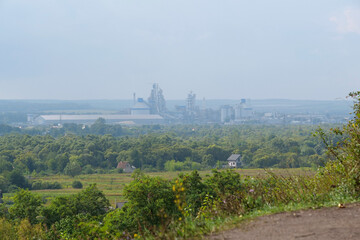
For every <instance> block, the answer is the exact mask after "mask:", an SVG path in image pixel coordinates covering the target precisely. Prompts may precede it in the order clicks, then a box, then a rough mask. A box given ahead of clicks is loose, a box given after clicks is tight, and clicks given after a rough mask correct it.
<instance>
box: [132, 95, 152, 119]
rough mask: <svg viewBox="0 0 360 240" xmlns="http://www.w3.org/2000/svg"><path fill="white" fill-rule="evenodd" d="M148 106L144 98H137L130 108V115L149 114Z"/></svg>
mask: <svg viewBox="0 0 360 240" xmlns="http://www.w3.org/2000/svg"><path fill="white" fill-rule="evenodd" d="M149 114H150V107H149V105H147V104H146V102H145V101H144V99H142V98H138V99H137V101H136V103H135V105H134V106H133V107H132V108H131V115H149Z"/></svg>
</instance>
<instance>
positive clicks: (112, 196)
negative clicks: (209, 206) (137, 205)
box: [5, 168, 314, 206]
mask: <svg viewBox="0 0 360 240" xmlns="http://www.w3.org/2000/svg"><path fill="white" fill-rule="evenodd" d="M235 171H236V172H238V173H239V174H240V175H241V176H265V175H267V171H271V172H273V173H275V174H276V175H279V176H285V177H287V176H299V175H312V174H314V171H313V170H311V169H310V168H287V169H267V170H265V169H236V170H235ZM180 173H185V174H186V173H190V171H182V172H180V171H178V172H151V173H146V174H147V175H149V176H152V177H154V176H159V177H162V178H164V179H168V180H171V179H173V178H175V177H177V176H178V175H179V174H180ZM199 174H200V176H201V177H202V178H206V176H207V175H209V174H211V171H210V170H206V171H199ZM31 180H32V181H46V182H59V183H60V184H61V185H62V187H63V188H62V189H45V190H32V192H35V193H37V194H39V195H40V196H41V197H43V198H45V199H47V200H49V201H51V199H52V198H53V197H57V196H66V195H69V194H74V193H77V192H80V191H81V190H82V189H74V188H72V186H71V184H72V182H73V181H74V180H79V181H81V183H82V184H83V189H84V188H86V187H88V186H89V185H90V184H94V183H96V185H97V187H98V188H99V189H100V190H101V191H103V192H104V194H105V195H106V197H107V198H108V199H109V201H110V203H111V205H112V206H115V202H116V201H117V202H119V201H124V200H125V199H124V197H123V195H122V191H123V189H124V187H125V185H126V184H128V183H130V182H131V181H132V180H133V178H132V177H131V174H130V173H112V174H88V175H78V176H75V177H70V176H67V175H51V176H45V177H32V178H31ZM13 195H14V193H7V194H5V196H6V197H12V196H13Z"/></svg>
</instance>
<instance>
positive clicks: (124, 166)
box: [116, 162, 130, 169]
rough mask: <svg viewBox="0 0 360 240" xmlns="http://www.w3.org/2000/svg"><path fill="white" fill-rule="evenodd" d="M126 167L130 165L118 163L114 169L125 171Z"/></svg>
mask: <svg viewBox="0 0 360 240" xmlns="http://www.w3.org/2000/svg"><path fill="white" fill-rule="evenodd" d="M128 166H130V164H129V163H128V162H119V163H118V165H117V167H116V168H122V169H125V168H126V167H128Z"/></svg>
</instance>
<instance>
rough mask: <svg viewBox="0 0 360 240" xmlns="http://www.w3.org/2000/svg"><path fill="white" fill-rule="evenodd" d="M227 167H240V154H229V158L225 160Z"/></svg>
mask: <svg viewBox="0 0 360 240" xmlns="http://www.w3.org/2000/svg"><path fill="white" fill-rule="evenodd" d="M227 161H228V167H230V168H238V167H241V155H240V154H231V156H230V157H229V158H228V159H227Z"/></svg>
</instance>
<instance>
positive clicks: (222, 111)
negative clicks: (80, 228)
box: [27, 83, 344, 126]
mask: <svg viewBox="0 0 360 240" xmlns="http://www.w3.org/2000/svg"><path fill="white" fill-rule="evenodd" d="M168 102H170V104H167V101H166V99H165V97H164V93H163V90H162V89H161V88H160V86H159V84H158V83H154V84H153V85H152V89H151V90H150V94H149V97H148V98H147V100H145V98H143V97H137V96H136V93H134V94H133V99H132V101H131V102H129V105H131V106H129V107H123V108H118V110H117V111H112V112H111V113H105V112H104V113H101V112H94V113H83V114H79V113H77V112H76V111H73V112H71V114H70V113H65V112H64V113H61V114H42V113H40V114H34V113H31V114H28V122H27V125H59V126H61V125H62V124H65V123H76V124H84V125H91V124H93V123H94V122H95V121H96V120H97V119H99V118H102V119H104V120H105V122H106V123H108V124H121V125H130V126H131V125H153V124H182V123H185V124H192V123H196V124H227V125H229V124H317V123H320V122H327V123H338V122H341V121H344V118H343V117H342V116H341V115H334V116H329V115H324V114H321V113H303V112H294V111H295V110H293V109H291V108H287V109H286V111H288V112H286V111H282V112H281V111H276V110H273V109H270V108H269V107H268V108H266V107H265V108H264V107H263V109H261V108H259V104H258V105H257V111H255V110H254V107H253V104H252V100H250V99H245V98H243V99H240V100H238V101H237V100H232V101H231V103H229V101H225V100H224V101H221V100H209V101H206V100H205V98H203V99H201V100H200V101H199V100H197V98H196V93H194V92H192V91H189V93H188V94H187V95H185V96H184V100H182V101H181V100H171V101H168ZM214 102H216V103H217V104H214ZM222 102H223V103H224V104H221V103H222ZM219 103H220V104H219ZM266 104H267V102H265V103H262V105H266ZM289 111H290V112H291V111H292V112H291V113H289Z"/></svg>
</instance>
